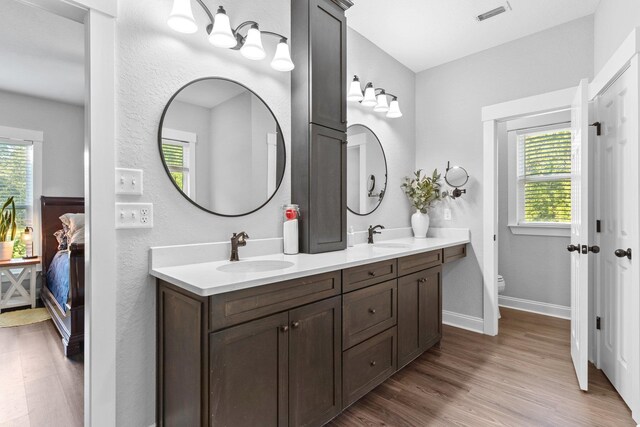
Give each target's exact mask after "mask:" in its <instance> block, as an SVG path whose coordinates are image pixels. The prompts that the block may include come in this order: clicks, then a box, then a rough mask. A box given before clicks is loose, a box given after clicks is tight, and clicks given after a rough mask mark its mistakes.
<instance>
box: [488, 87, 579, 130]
mask: <svg viewBox="0 0 640 427" xmlns="http://www.w3.org/2000/svg"><path fill="white" fill-rule="evenodd" d="M575 94H576V88H575V87H570V88H568V89H562V90H557V91H555V92H548V93H543V94H542V95H535V96H530V97H527V98H521V99H515V100H513V101H508V102H502V103H500V104H494V105H489V106H487V107H483V108H482V121H483V122H487V121H491V120H495V121H507V120H511V119H515V118H518V117H523V116H532V115H534V114H545V113H547V112H549V111H558V110H562V109H567V108H571V102H572V101H573V96H574V95H575Z"/></svg>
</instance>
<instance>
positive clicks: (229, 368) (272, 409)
mask: <svg viewBox="0 0 640 427" xmlns="http://www.w3.org/2000/svg"><path fill="white" fill-rule="evenodd" d="M288 321H289V317H288V315H287V313H280V314H275V315H273V316H269V317H265V318H263V319H259V320H254V321H253V322H249V323H245V324H243V325H240V326H235V327H232V328H229V329H225V330H223V331H220V332H216V333H213V334H211V339H210V356H209V357H210V358H211V359H210V374H209V381H210V397H209V399H210V400H209V408H210V411H211V418H210V420H211V421H212V424H213V425H216V426H233V427H243V426H247V427H252V426H265V427H266V426H274V427H284V426H287V425H288V419H287V416H288V408H287V406H288V405H287V402H288V392H287V387H288V378H287V377H288V370H287V366H288V355H289V352H288V338H289V332H288V330H289V327H288V326H287V323H288ZM184 351H189V350H188V349H184Z"/></svg>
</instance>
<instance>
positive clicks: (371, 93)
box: [362, 83, 378, 107]
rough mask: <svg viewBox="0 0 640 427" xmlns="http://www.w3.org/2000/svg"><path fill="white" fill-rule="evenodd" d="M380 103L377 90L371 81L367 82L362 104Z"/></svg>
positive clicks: (371, 105) (368, 105)
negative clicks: (377, 98)
mask: <svg viewBox="0 0 640 427" xmlns="http://www.w3.org/2000/svg"><path fill="white" fill-rule="evenodd" d="M377 104H378V101H377V100H376V90H375V88H374V87H373V85H372V84H371V83H367V87H366V88H365V90H364V99H363V100H362V105H364V106H365V107H375V106H376V105H377Z"/></svg>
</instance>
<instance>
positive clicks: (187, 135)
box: [162, 128, 198, 144]
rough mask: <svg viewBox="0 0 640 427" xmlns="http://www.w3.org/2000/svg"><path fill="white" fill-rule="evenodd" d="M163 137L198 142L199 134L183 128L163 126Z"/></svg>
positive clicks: (192, 142)
mask: <svg viewBox="0 0 640 427" xmlns="http://www.w3.org/2000/svg"><path fill="white" fill-rule="evenodd" d="M162 139H169V140H171V141H177V142H188V143H191V144H196V143H197V142H198V135H197V134H195V133H193V132H185V131H182V130H176V129H170V128H162Z"/></svg>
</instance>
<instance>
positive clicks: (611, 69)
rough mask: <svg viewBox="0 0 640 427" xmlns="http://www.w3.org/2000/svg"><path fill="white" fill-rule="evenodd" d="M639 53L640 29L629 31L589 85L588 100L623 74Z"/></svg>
mask: <svg viewBox="0 0 640 427" xmlns="http://www.w3.org/2000/svg"><path fill="white" fill-rule="evenodd" d="M638 52H640V27H636V28H634V29H633V31H631V33H630V34H629V35H628V36H627V38H626V39H625V40H624V41H623V42H622V44H621V45H620V47H619V48H618V49H617V50H616V51H615V52H614V54H613V55H612V56H611V58H610V59H609V61H607V63H606V64H605V65H604V67H602V70H600V72H599V73H598V75H597V76H596V77H595V78H594V79H593V81H592V82H591V83H590V84H589V99H590V100H593V99H595V98H596V97H597V96H598V95H600V94H601V93H602V92H604V91H605V90H606V89H607V88H608V87H609V85H610V84H611V83H613V82H614V81H615V80H616V79H617V78H618V76H620V75H621V74H622V73H624V72H625V70H626V69H627V68H628V67H629V64H630V63H631V59H632V58H633V57H634V55H636V54H637V53H638Z"/></svg>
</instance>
